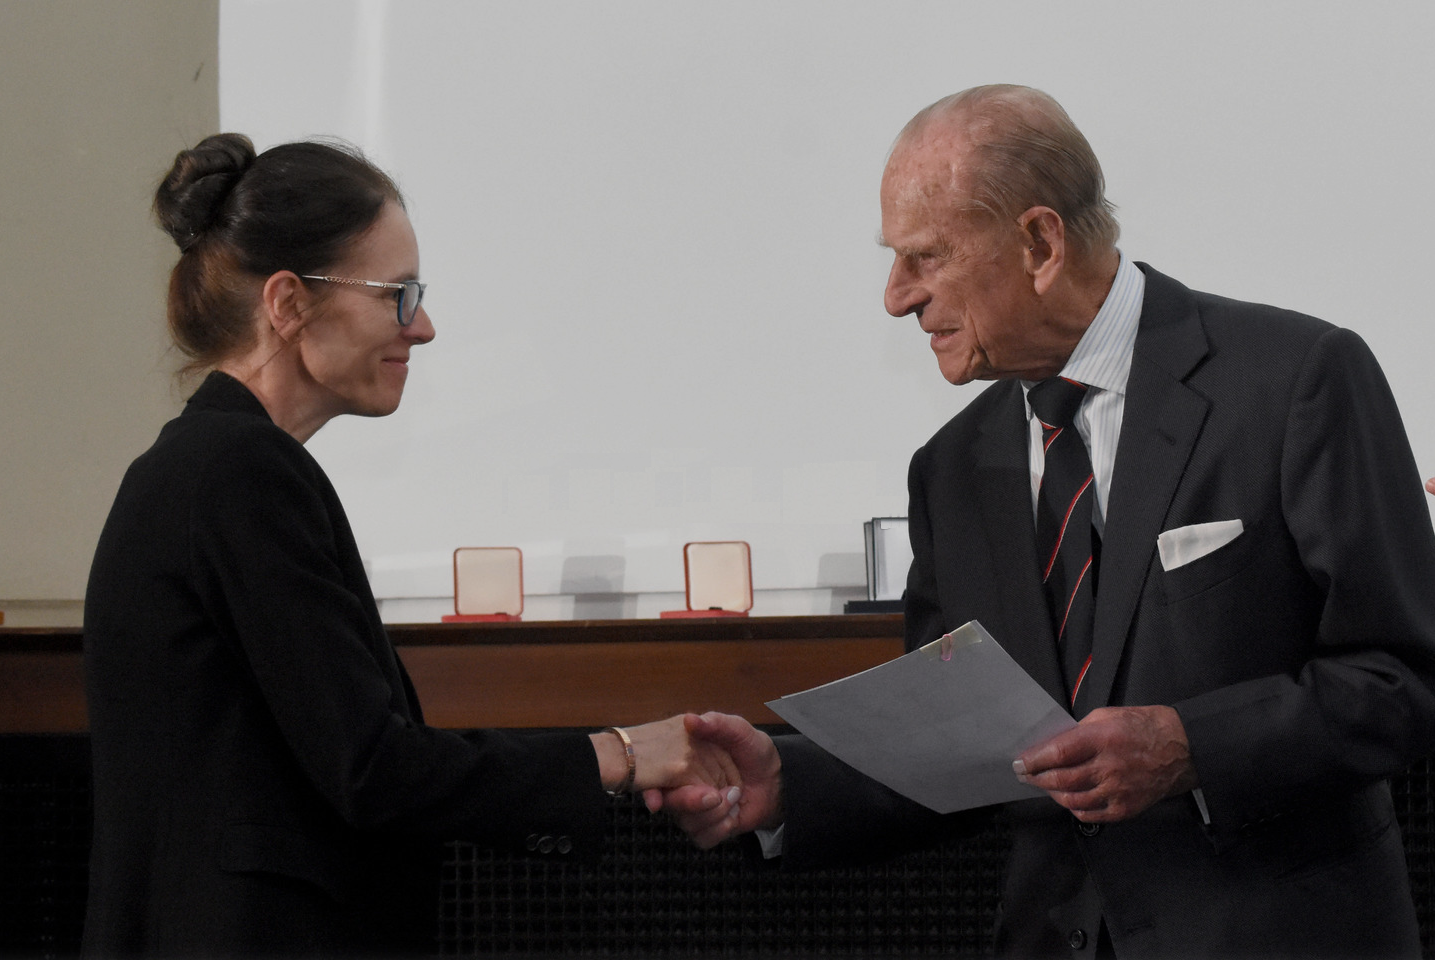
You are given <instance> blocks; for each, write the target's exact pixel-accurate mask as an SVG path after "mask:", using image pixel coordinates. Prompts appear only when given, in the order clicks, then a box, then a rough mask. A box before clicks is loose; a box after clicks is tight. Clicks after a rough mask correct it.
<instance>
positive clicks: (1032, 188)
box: [649, 86, 1435, 957]
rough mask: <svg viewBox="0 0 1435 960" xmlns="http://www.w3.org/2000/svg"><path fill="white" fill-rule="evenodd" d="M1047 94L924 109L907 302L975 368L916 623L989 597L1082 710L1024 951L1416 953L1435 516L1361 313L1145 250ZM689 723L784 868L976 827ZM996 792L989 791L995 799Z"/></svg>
mask: <svg viewBox="0 0 1435 960" xmlns="http://www.w3.org/2000/svg"><path fill="white" fill-rule="evenodd" d="M1103 189H1104V187H1103V181H1102V175H1101V171H1100V167H1099V165H1098V163H1097V161H1096V158H1095V156H1094V155H1093V154H1092V152H1091V149H1090V147H1089V145H1088V144H1087V142H1086V140H1085V138H1084V137H1083V136H1082V135H1081V133H1080V131H1079V130H1077V129H1076V127H1075V126H1074V125H1073V124H1072V122H1071V120H1070V119H1069V118H1068V117H1067V115H1066V113H1065V112H1064V111H1063V110H1062V109H1061V107H1060V106H1059V105H1058V104H1057V103H1056V102H1055V101H1053V100H1052V99H1051V98H1050V97H1048V96H1046V95H1045V94H1042V93H1040V92H1038V91H1035V90H1031V89H1026V88H1021V87H1007V86H997V87H983V88H977V89H974V90H968V91H966V92H964V93H960V94H957V95H955V96H952V97H949V98H947V99H945V100H942V101H940V102H938V103H936V104H934V105H933V106H931V107H929V108H928V109H926V110H924V111H922V113H920V114H918V115H917V117H915V118H914V119H913V120H912V122H911V123H909V124H908V125H907V127H906V129H905V130H903V132H902V134H901V136H900V138H899V139H898V141H897V144H896V146H895V147H894V148H893V151H892V155H891V158H890V160H889V162H888V164H887V168H886V172H885V174H884V176H883V180H882V194H881V199H882V233H883V241H884V243H885V245H886V246H888V247H890V248H891V250H892V252H893V254H894V263H893V266H892V271H891V276H890V278H889V280H888V284H887V292H886V307H887V310H888V312H890V313H891V314H893V315H894V316H907V315H911V316H914V317H915V318H916V319H917V321H918V323H919V324H920V325H921V328H922V330H923V332H924V333H927V334H928V335H929V336H930V338H931V346H932V350H933V352H935V353H936V355H937V362H938V366H939V367H940V368H941V371H942V374H943V375H944V376H945V377H946V378H947V379H948V380H949V381H951V382H952V383H954V384H965V383H968V382H970V381H972V380H994V381H997V382H996V383H995V384H994V385H992V386H990V387H988V388H987V389H986V390H984V391H983V392H982V393H981V394H980V395H979V396H977V397H976V398H975V399H973V400H972V402H971V403H970V404H969V405H968V406H967V407H966V408H965V409H964V410H963V411H962V412H961V413H960V414H958V415H957V416H956V417H955V418H953V419H952V420H951V422H949V423H948V424H947V425H946V426H944V427H943V428H942V429H941V430H940V431H938V432H937V434H936V435H935V436H934V437H933V438H932V439H931V440H930V441H929V442H928V443H927V444H926V446H924V447H923V448H922V449H920V450H918V451H917V453H916V455H915V456H914V457H913V460H912V464H911V471H910V475H909V492H910V496H911V506H910V528H911V536H912V552H913V557H914V560H913V563H912V568H911V573H910V576H909V579H908V584H907V591H906V595H905V605H906V633H907V645H908V647H909V648H914V647H917V646H919V645H922V644H925V643H927V642H929V641H931V640H933V639H935V638H936V637H938V636H940V635H941V634H942V633H944V632H946V631H948V630H951V629H953V628H955V627H957V626H959V625H961V624H962V623H964V622H966V621H968V620H973V619H975V620H979V621H981V622H982V624H983V625H985V626H986V627H987V628H988V630H990V632H991V633H992V634H993V636H995V637H996V639H997V640H998V641H999V642H1001V643H1002V644H1003V646H1004V647H1005V648H1006V649H1007V650H1008V652H1010V653H1011V655H1012V656H1013V657H1014V658H1015V659H1016V660H1017V662H1019V663H1020V664H1021V665H1022V666H1023V667H1024V668H1025V669H1026V670H1027V671H1028V672H1029V673H1030V674H1031V675H1032V676H1033V677H1034V678H1035V679H1036V680H1037V681H1038V682H1040V683H1041V684H1042V685H1043V686H1044V687H1045V688H1046V689H1047V690H1048V691H1050V692H1051V693H1052V695H1053V696H1055V697H1058V698H1059V699H1062V700H1063V701H1064V702H1066V703H1068V704H1070V706H1071V710H1072V713H1073V715H1074V716H1075V717H1076V718H1077V719H1078V720H1079V721H1080V722H1079V723H1078V725H1077V726H1076V727H1075V728H1074V729H1073V730H1071V731H1069V732H1068V733H1065V734H1062V735H1060V736H1058V737H1056V738H1055V739H1053V740H1051V741H1049V742H1047V743H1045V744H1042V745H1040V746H1038V747H1036V748H1033V749H1032V750H1029V751H1027V753H1025V754H1024V755H1023V756H1021V757H1019V758H1015V764H1014V768H1015V774H1016V775H1017V776H1020V777H1022V778H1024V779H1025V780H1026V781H1027V782H1028V783H1031V784H1033V785H1035V786H1037V787H1039V788H1041V789H1042V790H1044V791H1045V792H1046V794H1047V797H1043V798H1040V799H1035V800H1031V801H1023V802H1020V803H1013V804H1007V805H1005V806H1004V807H1003V808H1000V809H999V810H997V811H995V812H996V814H997V815H999V816H1003V817H1005V818H1006V819H1007V820H1008V821H1009V823H1010V824H1011V831H1012V838H1013V849H1012V853H1011V860H1010V863H1009V865H1008V871H1007V878H1006V890H1005V893H1004V896H1003V901H1002V919H1001V921H1000V923H999V926H998V929H997V931H996V948H997V952H998V954H999V955H1003V956H1014V957H1036V956H1092V955H1107V956H1110V955H1115V956H1118V957H1155V956H1180V957H1187V956H1221V957H1227V956H1240V957H1244V956H1287V957H1312V956H1338V957H1345V956H1353V955H1375V956H1381V957H1389V956H1411V957H1415V956H1418V955H1419V954H1420V942H1419V934H1418V930H1417V927H1416V920H1415V913H1414V909H1413V905H1412V902H1411V895H1410V888H1409V881H1408V878H1407V875H1406V867H1405V861H1404V856H1403V851H1402V846H1401V841H1400V833H1399V829H1398V828H1397V826H1396V823H1395V818H1394V811H1393V809H1392V804H1391V797H1390V791H1389V788H1388V785H1387V783H1386V780H1385V778H1387V777H1388V776H1390V775H1391V774H1393V773H1396V772H1398V771H1400V770H1402V769H1403V768H1404V767H1406V766H1407V765H1408V764H1409V763H1411V762H1412V761H1413V760H1415V759H1417V758H1419V757H1421V756H1423V755H1425V754H1427V753H1429V752H1430V751H1431V750H1432V748H1435V589H1433V588H1432V586H1431V585H1432V584H1435V536H1432V531H1431V526H1430V521H1429V513H1428V511H1427V510H1426V507H1425V504H1424V502H1423V498H1422V497H1421V496H1420V493H1421V487H1420V478H1419V476H1418V473H1417V471H1416V468H1415V464H1414V461H1413V458H1412V456H1411V453H1410V449H1409V444H1408V442H1407V440H1406V437H1405V435H1404V431H1403V428H1402V426H1401V421H1400V416H1399V413H1398V411H1397V410H1396V407H1395V403H1394V401H1393V399H1392V397H1391V393H1390V390H1389V389H1388V387H1387V385H1386V382H1385V380H1384V377H1383V375H1382V374H1381V372H1380V369H1379V367H1378V365H1377V364H1376V362H1375V360H1374V359H1373V357H1372V356H1371V354H1370V352H1369V350H1368V349H1367V348H1366V346H1365V344H1364V343H1363V342H1362V341H1361V340H1360V339H1359V338H1358V337H1357V336H1356V335H1355V334H1353V333H1350V332H1348V331H1346V330H1341V329H1338V328H1336V327H1333V326H1331V325H1330V324H1327V323H1324V322H1322V321H1320V320H1316V319H1313V318H1311V317H1305V316H1300V315H1297V314H1294V313H1290V312H1287V311H1283V310H1278V309H1274V308H1272V307H1266V306H1258V305H1254V304H1248V303H1239V302H1236V301H1233V300H1227V299H1223V298H1220V297H1216V296H1212V295H1209V294H1205V293H1198V292H1194V291H1192V290H1189V289H1187V288H1186V287H1184V286H1182V285H1181V284H1180V283H1178V282H1176V281H1175V280H1172V279H1171V278H1169V277H1166V276H1164V275H1162V274H1160V273H1158V272H1156V271H1155V270H1153V269H1151V268H1150V267H1148V266H1146V265H1144V264H1137V263H1135V262H1133V261H1131V260H1129V259H1127V258H1126V257H1125V256H1124V255H1123V254H1122V253H1121V252H1120V251H1119V250H1118V249H1117V247H1116V239H1117V225H1116V222H1115V220H1114V218H1113V216H1112V214H1111V208H1110V205H1109V204H1108V203H1107V201H1106V200H1105V198H1104V196H1103ZM693 729H694V732H695V733H696V734H697V735H699V736H702V737H706V738H709V739H711V740H714V741H716V742H719V743H721V744H724V745H725V746H726V747H727V748H728V750H729V752H730V753H731V754H732V756H733V757H734V759H735V760H736V761H737V762H738V764H739V766H740V768H741V769H742V771H743V787H742V795H741V799H740V800H739V801H738V802H737V803H736V805H733V806H731V807H730V806H729V805H728V804H727V803H726V802H724V803H722V804H721V805H720V806H718V807H715V808H711V809H708V810H699V809H696V804H689V803H688V802H687V796H686V794H685V793H684V791H682V790H677V791H674V792H672V793H670V794H668V795H667V796H665V797H659V796H658V795H656V794H652V795H650V797H649V802H650V805H652V806H655V807H656V806H662V805H665V806H666V807H667V808H668V809H669V810H671V811H673V812H674V813H675V814H676V815H677V816H678V819H679V822H680V823H681V824H682V825H683V826H684V828H685V829H687V830H688V832H689V833H690V834H692V835H693V836H694V838H695V839H696V840H697V842H698V843H699V844H700V845H703V846H710V845H712V844H714V843H717V842H719V841H721V840H723V839H725V838H726V837H728V836H731V835H734V834H737V833H741V832H746V831H749V830H752V829H755V828H767V829H772V828H779V825H780V829H777V830H776V831H775V833H774V834H772V835H771V836H769V837H768V841H769V843H768V846H769V849H770V850H776V851H780V853H781V856H782V857H783V859H784V862H785V863H787V864H788V865H791V866H798V867H800V866H805V865H815V864H821V863H830V862H833V861H834V860H838V861H840V860H844V859H854V858H863V857H871V856H878V855H885V854H889V853H893V852H897V851H899V850H902V849H906V848H909V847H912V846H914V845H921V844H927V843H931V842H933V841H934V840H935V839H936V838H938V837H940V836H941V835H942V834H943V833H945V832H948V831H949V830H950V829H953V828H957V829H961V828H964V827H969V826H970V824H971V823H972V821H973V819H974V818H973V816H972V815H971V814H959V815H953V816H948V817H940V816H938V815H936V814H934V813H932V812H931V811H929V810H926V809H925V808H922V807H920V806H918V805H917V804H915V803H913V802H911V801H908V800H906V799H905V798H902V797H900V796H897V795H895V794H894V793H892V792H891V791H889V790H887V789H886V788H884V787H882V786H880V785H879V784H876V783H875V782H873V781H871V780H869V779H867V778H865V777H863V776H861V775H860V774H858V773H856V772H855V771H853V770H852V769H851V768H849V767H846V766H845V765H843V764H842V763H840V762H839V761H837V760H835V759H834V758H832V757H831V756H830V755H828V754H826V753H825V752H823V751H822V750H820V749H818V748H817V747H815V746H814V745H812V744H811V743H810V742H808V741H806V740H805V739H803V738H801V737H782V738H778V739H777V741H776V743H775V744H774V742H773V741H772V740H770V739H768V738H767V737H766V736H765V735H763V734H762V733H760V732H758V731H755V730H754V729H753V728H752V727H751V726H749V725H748V724H747V723H746V722H745V721H742V720H740V719H738V718H735V717H726V716H721V715H708V716H706V717H704V718H702V719H701V720H700V721H698V722H696V723H694V724H693ZM985 812H990V811H985Z"/></svg>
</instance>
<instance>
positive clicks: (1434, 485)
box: [1425, 477, 1435, 493]
mask: <svg viewBox="0 0 1435 960" xmlns="http://www.w3.org/2000/svg"><path fill="white" fill-rule="evenodd" d="M1425 489H1426V490H1429V491H1430V492H1431V493H1435V477H1431V478H1430V479H1429V480H1426V481H1425Z"/></svg>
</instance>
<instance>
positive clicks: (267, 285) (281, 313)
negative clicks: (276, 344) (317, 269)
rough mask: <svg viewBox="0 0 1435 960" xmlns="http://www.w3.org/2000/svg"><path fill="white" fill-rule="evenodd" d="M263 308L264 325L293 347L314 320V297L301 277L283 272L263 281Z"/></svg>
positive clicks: (261, 302) (286, 271) (287, 271)
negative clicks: (300, 334) (310, 321)
mask: <svg viewBox="0 0 1435 960" xmlns="http://www.w3.org/2000/svg"><path fill="white" fill-rule="evenodd" d="M260 304H261V307H262V309H263V311H264V319H265V322H266V324H267V325H268V327H269V329H270V330H272V331H274V335H275V336H277V337H278V338H279V339H280V340H283V341H284V342H285V343H293V342H294V341H295V340H297V339H299V331H301V330H303V329H304V326H305V325H306V324H307V323H308V322H309V320H310V318H311V316H312V311H311V308H312V307H313V297H312V296H311V295H310V293H309V288H308V287H306V286H304V281H303V280H300V279H299V276H298V274H296V273H294V272H293V271H291V270H280V271H279V272H278V273H276V274H273V275H272V276H270V278H269V279H268V280H265V281H264V290H263V292H262V294H261V296H260Z"/></svg>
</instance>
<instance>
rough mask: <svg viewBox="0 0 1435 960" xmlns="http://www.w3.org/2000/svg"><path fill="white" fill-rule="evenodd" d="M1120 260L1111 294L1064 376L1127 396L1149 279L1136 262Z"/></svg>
mask: <svg viewBox="0 0 1435 960" xmlns="http://www.w3.org/2000/svg"><path fill="white" fill-rule="evenodd" d="M1118 252H1119V251H1118ZM1120 256H1121V264H1120V266H1118V267H1117V268H1116V279H1115V280H1113V281H1112V283H1111V292H1110V293H1108V294H1107V295H1106V300H1105V301H1104V302H1103V303H1102V304H1101V309H1100V310H1098V311H1097V312H1096V318H1095V319H1093V320H1092V321H1091V326H1089V327H1087V328H1086V332H1085V333H1084V334H1082V335H1081V340H1080V341H1078V342H1077V344H1076V349H1075V350H1073V351H1071V356H1070V357H1068V358H1067V360H1066V366H1064V367H1062V368H1061V376H1063V377H1066V378H1068V379H1071V380H1076V381H1078V382H1079V383H1084V384H1087V385H1088V386H1092V387H1100V388H1101V389H1102V390H1110V391H1113V392H1115V393H1120V394H1125V393H1126V379H1127V377H1129V376H1130V374H1131V354H1132V351H1133V350H1134V349H1135V347H1136V327H1137V325H1138V323H1139V321H1140V320H1141V301H1142V299H1143V298H1144V297H1145V295H1146V275H1145V274H1144V273H1142V272H1141V270H1140V269H1139V268H1138V267H1137V266H1136V262H1135V261H1134V260H1131V259H1128V258H1127V256H1126V255H1125V254H1124V253H1123V254H1120Z"/></svg>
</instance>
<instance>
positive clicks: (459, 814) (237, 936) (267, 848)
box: [85, 134, 728, 956]
mask: <svg viewBox="0 0 1435 960" xmlns="http://www.w3.org/2000/svg"><path fill="white" fill-rule="evenodd" d="M155 211H156V213H157V216H158V219H159V221H160V224H161V225H162V226H163V228H164V229H165V230H166V231H167V232H168V233H169V235H170V236H171V237H173V238H174V239H175V241H176V243H178V245H179V248H180V250H181V255H180V258H179V262H178V263H177V265H176V266H175V268H174V271H173V274H172V276H171V279H170V287H169V303H168V315H169V326H170V331H171V335H172V338H173V340H174V342H175V344H176V346H177V347H178V348H179V349H180V350H181V351H182V352H183V353H184V354H185V355H186V356H187V357H188V358H189V365H188V369H189V370H190V371H208V374H207V376H206V378H205V379H204V381H203V383H202V385H201V386H200V387H199V389H198V390H197V392H195V393H194V395H193V396H192V397H191V398H190V399H189V402H188V404H187V407H186V409H185V410H184V412H183V413H182V414H181V415H180V416H179V417H177V418H176V419H174V420H173V421H171V422H170V423H169V424H167V425H166V426H165V427H164V428H163V430H162V431H161V432H160V435H159V438H158V439H157V440H156V441H155V443H154V445H153V446H152V447H151V448H150V449H149V450H148V451H147V452H146V453H144V454H143V455H142V456H141V457H139V459H137V460H136V461H135V462H134V464H133V465H132V466H131V467H130V469H129V471H128V473H127V474H126V476H125V479H124V482H123V484H122V485H121V487H120V490H119V493H118V495H117V496H116V499H115V503H114V507H113V509H112V510H111V513H110V516H109V519H108V521H107V522H106V524H105V528H104V532H103V533H102V535H101V537H100V542H99V546H98V548H97V550H96V553H95V559H94V564H93V567H92V569H91V573H90V581H89V587H88V590H87V593H86V600H85V668H86V675H87V687H88V689H87V695H88V704H89V717H90V729H91V744H92V748H93V756H94V802H95V833H94V845H93V851H92V857H91V869H90V896H89V914H88V917H87V921H86V927H85V950H86V952H87V953H89V954H102V955H140V954H143V955H178V954H183V955H188V956H201V955H203V956H216V955H244V954H252V953H279V954H285V955H289V956H307V955H320V954H328V955H344V956H355V955H374V954H390V953H399V952H413V953H417V952H422V951H424V949H425V943H424V937H425V935H426V934H430V933H431V932H432V930H433V929H434V927H435V923H436V921H435V917H436V907H435V904H436V897H435V890H434V888H433V886H432V884H433V880H434V879H435V878H436V876H437V874H436V872H435V871H434V869H433V867H434V861H432V860H431V859H430V858H429V855H430V854H432V853H433V852H434V851H435V850H436V849H437V842H438V841H441V840H443V839H445V838H468V839H472V840H475V841H478V842H482V843H486V844H489V845H491V846H493V847H495V848H500V849H508V850H515V851H532V852H533V853H534V854H535V855H539V856H548V857H553V858H583V857H591V856H592V855H593V854H594V852H595V849H596V848H597V847H598V846H599V845H600V843H601V835H602V833H603V830H604V826H605V824H606V822H607V816H608V814H607V811H608V800H607V795H606V793H605V789H606V790H608V791H615V790H641V789H645V788H650V787H658V786H664V785H668V784H672V783H677V782H683V781H689V780H699V781H702V782H705V783H710V784H715V785H716V786H718V787H726V785H727V783H728V781H727V780H726V779H725V768H724V767H723V766H722V765H721V763H720V762H719V760H720V758H717V757H713V756H709V755H707V754H701V753H695V752H694V749H695V748H694V747H693V746H691V745H690V744H689V742H688V740H687V737H686V735H685V733H684V732H683V722H682V718H680V717H679V718H673V719H671V720H667V721H662V722H660V723H653V724H647V725H644V726H639V727H633V728H631V729H630V730H626V731H623V730H617V729H615V728H612V729H610V730H608V731H604V732H602V733H595V734H592V735H588V734H556V733H555V734H535V735H531V736H522V735H515V734H506V733H499V732H483V733H478V734H469V735H465V736H460V735H458V734H456V733H452V732H448V731H442V730H436V729H433V728H430V727H428V726H425V725H424V723H423V720H422V715H421V713H420V710H419V705H418V702H417V700H416V698H415V695H414V690H413V687H412V686H411V685H410V683H409V679H408V676H407V675H406V673H405V672H404V668H403V665H402V664H401V662H400V661H399V659H398V657H397V656H396V655H395V652H394V649H393V647H392V646H391V644H390V642H389V640H388V637H387V635H386V634H385V631H384V627H383V624H382V623H381V621H380V618H379V613H378V609H377V606H376V605H375V602H374V598H373V595H372V593H371V592H370V589H369V584H368V582H367V579H366V577H365V575H364V570H363V566H362V563H361V561H360V557H359V552H358V549H357V547H356V546H355V543H354V538H353V535H352V534H351V532H350V529H349V524H348V521H347V520H346V519H345V516H344V510H343V508H342V506H341V505H340V503H339V500H338V498H337V496H336V495H335V492H334V489H333V487H332V486H331V485H330V483H329V481H328V479H327V478H326V477H325V476H324V472H323V471H322V470H321V469H320V467H319V465H318V463H317V462H316V461H315V460H314V459H313V458H312V457H311V456H310V455H309V454H308V453H307V452H306V451H305V449H304V446H303V444H304V442H305V441H306V440H308V439H309V437H311V436H313V434H314V433H315V431H317V430H318V429H319V428H320V427H322V426H323V425H324V424H325V423H326V422H328V421H329V420H330V419H332V418H334V417H336V416H339V415H341V414H358V415H360V416H385V415H387V414H389V413H392V412H393V411H394V410H395V409H396V408H397V407H398V404H399V400H400V397H401V396H402V394H403V389H404V382H405V380H406V379H407V377H408V362H409V358H410V355H411V352H412V351H413V349H414V348H415V347H420V346H423V345H424V344H426V343H428V342H429V341H430V340H432V339H433V337H434V328H433V324H432V323H431V322H430V319H429V316H428V313H427V312H426V311H425V310H424V308H423V305H422V301H423V293H424V285H423V284H422V283H421V282H420V281H419V279H418V277H419V254H418V245H417V242H416V240H415V238H414V232H413V228H412V227H411V226H410V224H409V219H408V216H407V215H406V214H405V212H404V206H403V201H402V199H401V197H400V194H399V191H398V189H397V188H396V187H395V185H394V183H393V182H392V181H391V180H390V179H389V178H388V177H387V176H386V175H385V174H384V173H382V172H381V171H379V170H378V169H377V168H375V167H374V166H372V165H371V164H370V163H369V162H368V161H366V160H365V159H363V158H362V157H361V156H359V155H358V154H357V153H356V152H353V151H351V150H348V149H345V148H341V147H338V146H334V145H329V144H324V143H292V144H285V145H283V146H278V147H274V148H273V149H270V150H267V151H265V152H264V153H263V154H260V155H258V156H256V155H255V152H254V149H253V147H252V145H251V144H250V142H249V140H248V139H247V138H245V137H242V136H239V135H235V134H224V135H220V136H214V137H210V138H208V139H206V140H204V141H203V142H202V143H200V144H199V145H198V146H196V147H195V148H194V149H192V150H186V151H184V152H182V153H181V154H179V156H178V157H177V158H176V160H175V163H174V167H173V168H172V169H171V170H170V172H169V174H168V176H167V177H166V178H165V179H164V181H163V182H162V184H161V185H160V187H159V189H158V192H157V194H156V198H155ZM711 798H712V802H713V803H714V804H717V803H719V802H726V798H725V797H719V795H718V790H717V789H712V790H711Z"/></svg>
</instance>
